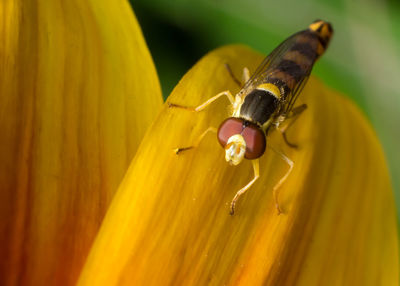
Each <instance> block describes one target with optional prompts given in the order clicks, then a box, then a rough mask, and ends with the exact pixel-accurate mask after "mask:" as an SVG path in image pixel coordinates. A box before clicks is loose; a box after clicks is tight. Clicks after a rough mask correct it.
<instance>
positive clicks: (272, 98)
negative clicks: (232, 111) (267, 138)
mask: <svg viewBox="0 0 400 286" xmlns="http://www.w3.org/2000/svg"><path fill="white" fill-rule="evenodd" d="M279 102H280V100H279V98H278V97H277V96H276V95H275V94H274V93H272V92H271V91H267V90H265V89H259V88H256V89H254V90H253V91H252V92H250V93H249V94H248V95H247V96H246V97H245V99H244V101H243V104H242V106H241V108H240V116H241V117H243V118H246V119H247V120H250V121H252V122H254V123H256V124H258V125H259V126H262V125H263V124H264V123H265V122H267V121H268V119H270V117H271V115H273V114H274V113H275V112H276V111H277V109H278V107H279Z"/></svg>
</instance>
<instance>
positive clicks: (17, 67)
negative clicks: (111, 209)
mask: <svg viewBox="0 0 400 286" xmlns="http://www.w3.org/2000/svg"><path fill="white" fill-rule="evenodd" d="M39 2H40V1H39ZM39 2H38V1H29V0H28V1H26V0H15V1H12V0H10V1H8V0H5V1H1V4H0V19H1V21H0V39H1V44H0V69H1V70H0V130H1V139H0V193H1V197H0V218H1V222H0V243H1V244H0V245H1V246H0V257H1V263H0V284H1V285H74V284H75V282H76V280H77V278H78V275H79V272H80V271H81V268H82V266H83V264H84V261H85V258H86V256H87V254H88V252H89V248H90V246H91V244H92V241H93V240H94V237H95V235H96V233H97V230H98V228H99V226H100V223H101V221H102V219H103V216H104V214H105V212H106V210H107V208H108V205H109V203H110V200H111V198H112V197H113V195H114V192H115V191H116V190H117V187H118V185H119V183H120V181H121V179H122V177H123V175H124V173H125V171H126V169H127V167H128V165H129V162H130V161H131V159H132V158H133V156H134V154H135V152H136V149H137V147H138V145H139V142H140V140H141V139H142V137H143V134H144V132H145V130H146V129H147V127H148V126H149V124H150V122H151V121H152V119H153V118H154V116H155V114H157V112H158V110H159V109H160V107H161V104H162V97H161V91H160V87H159V82H158V79H157V76H156V72H155V68H154V66H153V63H152V60H151V57H150V54H149V51H148V49H147V47H146V45H145V42H144V40H143V37H142V34H141V31H140V28H139V26H138V24H137V22H136V20H135V18H134V16H133V14H132V12H131V9H130V7H129V4H128V3H127V2H126V1H122V0H116V1H89V0H85V1H82V0H72V1H63V0H52V1H44V2H43V3H42V2H40V3H39Z"/></svg>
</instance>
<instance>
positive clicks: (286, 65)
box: [265, 20, 333, 93]
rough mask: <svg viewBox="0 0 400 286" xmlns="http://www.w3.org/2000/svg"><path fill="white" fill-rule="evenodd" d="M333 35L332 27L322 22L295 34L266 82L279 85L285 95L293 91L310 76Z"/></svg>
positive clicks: (317, 22)
mask: <svg viewBox="0 0 400 286" xmlns="http://www.w3.org/2000/svg"><path fill="white" fill-rule="evenodd" d="M332 34H333V30H332V26H331V25H330V24H329V23H328V22H324V21H320V20H317V21H315V22H314V23H312V24H311V25H310V26H309V28H308V29H307V30H304V31H301V32H299V33H297V34H295V35H294V36H293V38H292V39H291V40H290V41H288V43H287V45H288V46H287V47H286V49H285V52H284V53H283V54H282V56H281V59H280V61H278V62H277V63H276V65H275V66H274V67H273V69H272V70H270V72H269V74H268V75H267V78H266V81H265V82H267V83H273V84H275V85H277V86H278V87H279V88H280V89H281V90H284V91H285V93H287V92H290V91H292V90H293V88H295V87H296V84H298V83H299V82H300V81H301V80H302V79H304V78H305V77H306V76H308V75H309V74H310V72H311V69H312V67H313V65H314V63H315V62H316V60H317V59H318V58H319V57H320V56H321V55H322V54H323V53H324V52H325V50H326V48H327V46H328V44H329V40H330V38H331V36H332Z"/></svg>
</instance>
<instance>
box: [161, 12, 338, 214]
mask: <svg viewBox="0 0 400 286" xmlns="http://www.w3.org/2000/svg"><path fill="white" fill-rule="evenodd" d="M332 34H333V29H332V26H331V24H330V23H328V22H325V21H322V20H316V21H314V22H313V23H312V24H311V25H310V26H309V27H308V29H306V30H303V31H300V32H298V33H295V34H294V35H292V36H290V37H289V38H287V39H286V40H285V41H284V42H282V43H281V44H280V45H279V46H278V47H277V48H275V49H274V50H273V51H272V52H271V54H269V55H268V56H267V57H266V58H265V59H264V60H263V61H262V63H261V64H260V65H259V66H258V68H257V69H256V71H255V72H254V74H253V75H252V76H251V77H250V76H249V75H248V74H249V73H248V70H247V73H246V72H245V73H244V74H245V75H246V74H247V76H245V77H246V81H245V84H244V85H243V87H242V88H241V90H240V91H239V92H238V93H237V94H236V96H235V97H234V96H233V95H232V94H231V93H230V91H223V92H221V93H219V94H217V95H215V96H214V97H212V98H210V99H209V100H207V101H206V102H204V103H203V104H201V105H199V106H197V107H195V108H192V107H185V106H181V105H177V104H173V103H169V106H170V107H178V108H184V109H188V110H191V111H195V112H199V111H202V110H203V109H204V108H206V107H207V106H208V105H210V104H211V103H212V102H214V101H215V100H216V99H218V98H220V97H222V96H224V95H225V96H227V97H228V99H229V101H230V103H231V104H232V107H233V113H232V115H231V116H230V117H228V118H227V119H226V120H224V121H223V122H222V123H221V125H220V126H219V129H218V131H217V130H216V129H215V128H212V127H211V128H208V129H207V130H206V131H205V132H204V133H203V134H202V135H201V136H200V137H199V139H198V140H197V142H196V143H195V144H194V146H190V147H185V148H178V149H176V153H177V154H178V153H180V152H182V151H185V150H188V149H191V148H193V147H195V146H197V144H198V143H199V142H200V141H201V140H202V138H203V137H204V136H205V134H206V133H208V132H209V131H214V132H217V137H218V141H219V143H220V144H221V146H222V147H223V148H224V149H225V159H226V161H227V162H228V163H230V164H231V165H238V164H239V163H240V162H242V161H243V158H246V159H248V160H251V161H252V165H253V170H254V177H253V179H252V180H251V181H250V182H249V183H248V184H247V185H246V186H244V187H243V188H241V189H240V190H239V191H238V192H237V193H236V195H235V196H234V198H233V200H232V202H231V206H230V213H231V214H234V212H235V205H236V202H237V200H238V198H239V197H240V196H241V195H243V194H244V193H245V192H246V191H247V190H248V189H249V188H250V187H251V186H252V185H253V184H254V182H255V181H256V180H257V179H258V178H259V158H260V157H261V156H262V155H263V154H264V152H265V149H266V146H267V140H266V137H267V135H268V133H269V132H271V130H272V129H273V128H274V129H278V130H279V131H281V133H282V135H283V139H284V141H285V142H286V143H287V144H288V145H289V146H291V147H296V145H295V144H292V143H290V142H289V141H288V140H287V137H286V131H287V129H288V127H290V126H291V125H292V124H293V122H294V121H295V120H296V119H297V118H298V116H299V115H300V114H301V113H302V112H303V111H304V110H305V109H306V108H307V105H305V104H303V105H300V106H297V107H294V104H295V102H296V100H297V98H298V96H299V94H300V92H301V90H302V89H303V87H304V85H305V83H306V82H307V80H308V77H309V75H310V73H311V70H312V67H313V65H314V63H315V62H316V61H317V60H318V58H319V57H320V56H321V55H322V54H323V53H324V51H325V50H326V48H327V46H328V44H329V41H330V39H331V37H332ZM228 71H229V72H230V74H231V76H232V77H233V78H234V80H235V81H238V80H237V79H236V78H235V77H234V76H233V73H232V71H231V70H230V69H229V68H228ZM245 71H246V69H245ZM289 119H290V120H291V121H290V122H288V124H286V126H285V127H284V128H282V125H281V124H282V123H283V122H284V121H286V120H289ZM268 146H269V145H268ZM269 147H270V148H271V149H272V150H273V151H275V152H276V153H278V154H279V155H280V156H281V158H282V159H283V160H284V161H286V163H287V164H288V165H289V169H288V171H287V172H286V174H285V175H284V176H283V177H282V178H281V179H280V180H279V182H278V183H277V184H276V185H275V186H274V189H273V195H274V199H275V206H276V208H277V210H278V214H279V213H281V212H282V211H281V209H280V206H279V202H278V194H277V191H278V189H279V187H280V186H281V185H282V184H283V182H284V181H285V180H286V179H287V177H288V176H289V174H290V172H291V171H292V169H293V166H294V163H293V161H292V160H290V159H289V158H288V157H287V156H286V155H284V154H283V153H282V152H279V151H277V150H275V149H273V148H272V147H271V146H269Z"/></svg>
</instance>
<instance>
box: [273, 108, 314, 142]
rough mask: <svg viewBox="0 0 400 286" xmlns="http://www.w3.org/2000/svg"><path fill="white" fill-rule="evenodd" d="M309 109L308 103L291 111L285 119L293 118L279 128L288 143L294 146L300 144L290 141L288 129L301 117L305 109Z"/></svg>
mask: <svg viewBox="0 0 400 286" xmlns="http://www.w3.org/2000/svg"><path fill="white" fill-rule="evenodd" d="M306 109H307V104H302V105H300V106H297V107H295V108H293V109H292V111H290V113H289V114H288V115H287V116H286V117H285V119H291V121H290V122H289V123H288V124H286V126H284V127H283V128H278V129H279V131H280V132H281V134H282V136H283V140H284V141H285V143H286V144H287V145H289V146H290V147H292V148H297V147H298V146H297V145H296V144H293V143H290V142H289V140H288V139H287V135H286V131H287V130H288V129H289V127H290V126H292V125H293V123H295V122H296V120H297V119H298V118H299V115H300V114H302V113H303V111H304V110H306Z"/></svg>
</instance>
